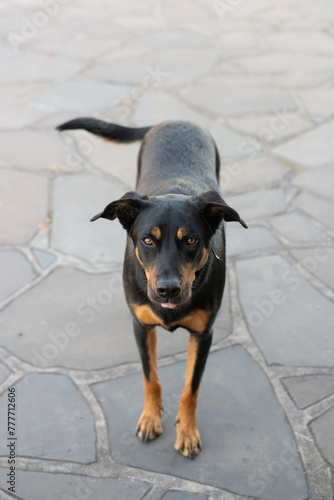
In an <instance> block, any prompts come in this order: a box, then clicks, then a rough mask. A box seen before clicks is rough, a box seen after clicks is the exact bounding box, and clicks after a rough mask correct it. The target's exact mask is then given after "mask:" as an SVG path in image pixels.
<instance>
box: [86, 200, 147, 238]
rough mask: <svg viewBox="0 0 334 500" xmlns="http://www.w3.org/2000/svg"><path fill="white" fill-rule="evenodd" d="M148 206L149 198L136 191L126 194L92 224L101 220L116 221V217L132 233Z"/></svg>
mask: <svg viewBox="0 0 334 500" xmlns="http://www.w3.org/2000/svg"><path fill="white" fill-rule="evenodd" d="M147 205H148V196H146V195H142V194H138V193H136V192H135V191H129V192H128V193H125V194H124V195H123V196H122V197H121V198H120V199H119V200H115V201H112V202H111V203H109V205H107V206H106V207H105V209H104V210H103V211H102V212H100V213H99V214H97V215H94V217H92V218H91V222H93V221H95V220H97V219H99V218H100V217H102V218H104V219H109V220H114V219H116V217H117V218H118V220H119V221H120V223H121V224H122V226H123V227H124V229H126V230H127V231H130V229H131V226H132V224H133V223H134V221H135V220H136V217H137V215H138V214H139V212H140V211H141V210H142V209H143V208H144V207H145V206H147Z"/></svg>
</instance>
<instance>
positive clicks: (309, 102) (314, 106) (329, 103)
mask: <svg viewBox="0 0 334 500" xmlns="http://www.w3.org/2000/svg"><path fill="white" fill-rule="evenodd" d="M299 95H300V96H301V98H302V100H303V102H304V105H305V108H306V110H307V111H308V113H309V114H310V115H313V116H315V117H316V118H319V117H322V118H325V117H329V116H331V115H332V114H333V113H334V89H332V88H328V87H324V88H321V89H309V90H303V91H300V92H299Z"/></svg>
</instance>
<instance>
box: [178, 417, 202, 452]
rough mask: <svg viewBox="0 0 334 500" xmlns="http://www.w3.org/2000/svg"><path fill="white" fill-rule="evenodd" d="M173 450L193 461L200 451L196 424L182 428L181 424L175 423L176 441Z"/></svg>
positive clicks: (200, 444)
mask: <svg viewBox="0 0 334 500" xmlns="http://www.w3.org/2000/svg"><path fill="white" fill-rule="evenodd" d="M174 448H175V450H176V451H178V452H179V453H181V455H183V456H184V457H187V458H190V460H194V458H196V456H197V455H198V454H199V452H200V451H201V449H202V441H201V436H200V433H199V432H198V429H197V426H196V424H193V425H188V426H182V422H180V421H177V427H176V441H175V445H174Z"/></svg>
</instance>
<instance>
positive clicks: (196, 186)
mask: <svg viewBox="0 0 334 500" xmlns="http://www.w3.org/2000/svg"><path fill="white" fill-rule="evenodd" d="M217 161H218V153H217V149H216V146H215V143H214V140H213V138H212V137H211V135H210V134H209V133H208V132H206V131H205V130H203V129H202V128H200V127H198V126H197V125H195V124H193V123H191V122H184V121H168V122H163V123H161V124H159V125H156V126H155V127H152V128H151V129H150V130H149V131H148V132H147V133H146V135H145V137H144V140H143V143H142V146H141V151H140V155H139V169H138V179H137V191H138V192H139V193H146V194H149V195H159V194H166V193H174V194H185V195H194V194H198V193H201V192H202V191H206V190H209V189H218V179H217V174H218V171H217V170H218V168H219V165H218V166H217ZM143 165H144V166H143Z"/></svg>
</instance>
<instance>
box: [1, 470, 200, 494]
mask: <svg viewBox="0 0 334 500" xmlns="http://www.w3.org/2000/svg"><path fill="white" fill-rule="evenodd" d="M0 470H1V478H0V488H2V490H3V491H5V492H7V486H8V485H6V484H5V477H6V473H7V472H8V471H6V469H0ZM148 489H149V485H147V484H146V483H144V482H142V481H139V480H138V479H134V478H130V479H126V478H117V479H113V478H96V477H90V476H79V475H74V474H58V473H57V474H52V473H46V472H30V471H29V472H27V471H23V470H20V471H17V481H16V494H17V495H20V497H22V499H24V500H45V499H46V498H48V499H49V500H60V499H62V500H66V499H69V500H70V499H71V500H72V499H73V500H74V499H78V500H79V499H89V498H94V500H105V499H106V498H108V500H119V499H120V498H131V500H132V499H133V500H140V499H141V498H142V497H143V496H144V495H145V493H146V492H147V491H148ZM198 500H201V497H199V499H198Z"/></svg>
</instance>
